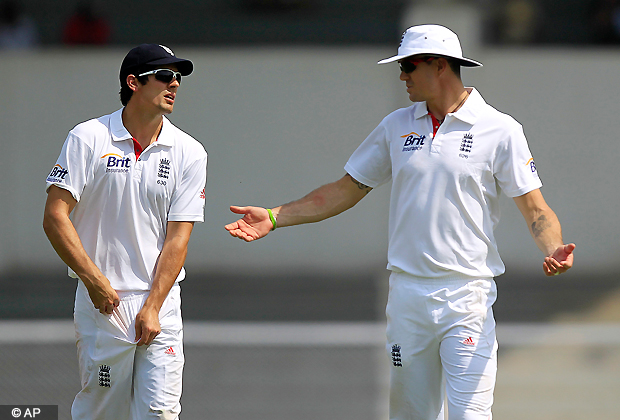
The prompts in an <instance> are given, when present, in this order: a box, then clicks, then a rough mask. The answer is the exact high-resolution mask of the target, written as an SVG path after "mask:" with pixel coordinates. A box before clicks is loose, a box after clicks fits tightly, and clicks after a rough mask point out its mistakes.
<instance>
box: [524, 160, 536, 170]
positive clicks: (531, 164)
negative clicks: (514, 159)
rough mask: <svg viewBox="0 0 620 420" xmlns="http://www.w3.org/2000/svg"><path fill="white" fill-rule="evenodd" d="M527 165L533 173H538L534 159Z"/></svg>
mask: <svg viewBox="0 0 620 420" xmlns="http://www.w3.org/2000/svg"><path fill="white" fill-rule="evenodd" d="M526 165H527V166H529V167H530V170H531V171H532V173H536V164H535V163H534V158H530V160H528V161H527V163H526Z"/></svg>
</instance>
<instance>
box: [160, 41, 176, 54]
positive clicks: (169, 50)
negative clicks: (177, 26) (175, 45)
mask: <svg viewBox="0 0 620 420" xmlns="http://www.w3.org/2000/svg"><path fill="white" fill-rule="evenodd" d="M159 46H160V47H162V48H163V49H164V50H166V52H167V53H168V54H170V55H172V56H174V53H173V52H172V50H171V49H170V48H168V47H166V46H165V45H161V44H160V45H159Z"/></svg>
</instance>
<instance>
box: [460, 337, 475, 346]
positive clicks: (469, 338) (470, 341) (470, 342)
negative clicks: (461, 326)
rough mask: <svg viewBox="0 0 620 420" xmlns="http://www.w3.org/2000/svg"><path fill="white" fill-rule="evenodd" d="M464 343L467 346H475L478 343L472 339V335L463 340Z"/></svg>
mask: <svg viewBox="0 0 620 420" xmlns="http://www.w3.org/2000/svg"><path fill="white" fill-rule="evenodd" d="M463 344H465V345H467V346H475V345H476V343H474V340H472V339H471V337H467V339H466V340H464V341H463Z"/></svg>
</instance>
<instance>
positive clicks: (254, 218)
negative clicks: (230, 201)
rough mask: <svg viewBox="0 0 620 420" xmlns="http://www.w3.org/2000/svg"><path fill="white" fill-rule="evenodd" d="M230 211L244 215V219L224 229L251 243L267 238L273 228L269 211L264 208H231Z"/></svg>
mask: <svg viewBox="0 0 620 420" xmlns="http://www.w3.org/2000/svg"><path fill="white" fill-rule="evenodd" d="M230 211H232V212H233V213H237V214H243V218H241V219H239V220H237V221H236V222H233V223H229V224H227V225H226V226H224V228H225V229H226V230H227V231H228V232H229V233H230V234H231V235H232V236H234V237H236V238H239V239H243V240H244V241H246V242H251V241H254V240H256V239H260V238H262V237H263V236H266V235H267V234H268V233H269V232H270V231H271V229H272V228H273V223H271V220H270V219H269V213H268V212H267V209H264V208H262V207H238V206H230Z"/></svg>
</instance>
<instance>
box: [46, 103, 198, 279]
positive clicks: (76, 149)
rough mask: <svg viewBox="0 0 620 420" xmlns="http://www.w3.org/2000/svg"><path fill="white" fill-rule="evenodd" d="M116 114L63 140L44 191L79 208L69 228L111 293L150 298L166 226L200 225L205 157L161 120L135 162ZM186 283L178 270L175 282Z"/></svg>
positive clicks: (129, 140) (86, 124) (189, 139)
mask: <svg viewBox="0 0 620 420" xmlns="http://www.w3.org/2000/svg"><path fill="white" fill-rule="evenodd" d="M122 111H123V109H120V110H118V111H116V112H115V113H113V114H110V115H105V116H103V117H100V118H96V119H92V120H89V121H86V122H84V123H81V124H78V125H77V126H76V127H75V128H74V129H73V130H71V131H70V132H69V135H68V136H67V139H66V141H65V143H64V145H63V148H62V151H61V153H60V156H59V158H58V161H57V162H56V165H55V166H54V168H53V169H52V171H51V173H50V175H49V176H48V178H47V188H48V189H49V187H50V186H51V185H56V186H58V187H60V188H64V189H66V190H68V191H69V192H71V194H72V195H73V197H74V198H75V199H76V200H77V202H78V203H77V205H76V206H75V209H74V210H73V213H72V222H73V225H74V226H75V228H76V230H77V233H78V235H79V237H80V240H81V241H82V244H83V246H84V249H85V250H86V252H87V254H88V255H89V257H90V258H91V259H92V260H93V262H94V263H95V265H96V266H97V267H99V269H100V270H101V271H102V273H103V274H104V275H105V276H106V277H107V278H108V279H109V280H110V283H111V285H112V287H113V288H114V289H115V290H149V289H150V286H151V283H152V280H153V276H154V274H155V267H156V264H157V259H158V257H159V254H160V252H161V249H162V247H163V243H164V240H165V238H166V226H167V222H168V221H186V222H202V221H204V206H205V191H204V188H205V183H206V176H207V173H206V172H207V153H206V152H205V150H204V147H203V146H202V145H201V144H200V143H199V142H198V141H196V140H195V139H193V138H192V137H191V136H189V135H188V134H186V133H184V132H183V131H181V130H179V129H178V128H177V127H175V126H174V125H173V124H172V123H171V122H170V121H169V120H168V119H167V118H166V117H164V119H163V125H162V129H161V132H160V134H159V137H158V139H157V141H156V142H154V143H152V144H151V145H149V146H148V147H147V148H146V149H144V150H143V151H142V153H141V154H140V157H139V158H136V153H135V151H134V145H133V139H132V136H131V134H129V132H128V131H127V129H126V128H125V127H124V126H123V122H122V118H121V115H122ZM69 275H70V276H71V277H76V278H77V275H76V274H75V273H74V272H73V271H72V270H71V269H69ZM184 277H185V270H184V269H183V270H181V273H180V274H179V276H178V278H177V281H180V280H182V279H183V278H184Z"/></svg>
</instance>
